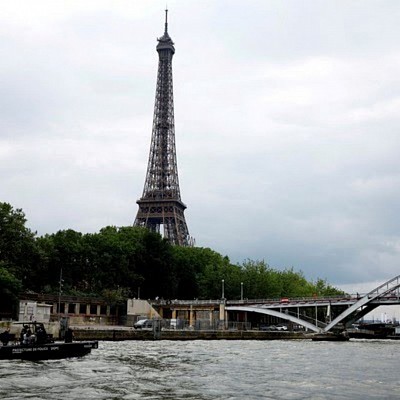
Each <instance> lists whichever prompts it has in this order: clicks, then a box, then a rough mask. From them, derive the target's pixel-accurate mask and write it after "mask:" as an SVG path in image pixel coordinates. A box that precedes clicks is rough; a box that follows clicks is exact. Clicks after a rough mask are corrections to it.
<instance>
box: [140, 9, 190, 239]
mask: <svg viewBox="0 0 400 400" xmlns="http://www.w3.org/2000/svg"><path fill="white" fill-rule="evenodd" d="M167 17H168V10H165V31H164V35H163V36H162V37H161V38H159V39H157V40H158V44H157V52H158V56H159V63H158V74H157V89H156V100H155V106H154V117H153V131H152V136H151V145H150V155H149V163H148V166H147V173H146V181H145V184H144V189H143V195H142V197H141V198H140V200H138V201H137V204H138V205H139V210H138V213H137V215H136V219H135V223H134V225H135V226H143V227H146V228H148V229H150V230H151V231H154V232H159V233H161V234H163V236H164V237H165V238H166V239H168V240H169V241H170V242H171V243H172V244H175V245H179V246H189V245H191V244H192V243H191V239H190V237H189V231H188V228H187V225H186V221H185V216H184V211H185V209H186V205H185V204H184V203H183V202H182V200H181V194H180V189H179V179H178V168H177V161H176V149H175V121H174V98H173V86H172V57H173V55H174V53H175V48H174V43H173V41H172V40H171V38H170V36H169V35H168V19H167Z"/></svg>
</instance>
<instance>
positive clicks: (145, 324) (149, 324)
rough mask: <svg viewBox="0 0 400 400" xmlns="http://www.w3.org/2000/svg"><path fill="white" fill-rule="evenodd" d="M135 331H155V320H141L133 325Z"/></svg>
mask: <svg viewBox="0 0 400 400" xmlns="http://www.w3.org/2000/svg"><path fill="white" fill-rule="evenodd" d="M133 327H134V328H135V329H146V330H150V329H153V320H151V319H140V320H139V321H137V322H135V323H134V324H133Z"/></svg>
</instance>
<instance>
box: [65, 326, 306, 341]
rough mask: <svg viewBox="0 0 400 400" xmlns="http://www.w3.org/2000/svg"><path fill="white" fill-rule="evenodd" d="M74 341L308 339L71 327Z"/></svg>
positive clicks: (227, 332)
mask: <svg viewBox="0 0 400 400" xmlns="http://www.w3.org/2000/svg"><path fill="white" fill-rule="evenodd" d="M71 328H72V330H73V334H74V340H112V341H121V340H180V341H183V340H285V339H286V340H288V339H290V340H293V339H309V338H311V336H310V334H309V333H305V332H288V331H274V332H268V331H239V330H235V331H234V330H225V331H224V330H220V331H191V330H161V331H160V332H154V331H153V330H136V329H133V328H128V327H115V326H107V327H80V326H73V327H71Z"/></svg>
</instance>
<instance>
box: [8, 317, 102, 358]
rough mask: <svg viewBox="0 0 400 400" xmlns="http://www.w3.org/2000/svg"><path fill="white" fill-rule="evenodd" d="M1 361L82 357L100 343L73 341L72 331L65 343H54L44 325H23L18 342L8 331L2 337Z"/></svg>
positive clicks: (34, 323) (35, 323)
mask: <svg viewBox="0 0 400 400" xmlns="http://www.w3.org/2000/svg"><path fill="white" fill-rule="evenodd" d="M0 339H1V342H2V344H3V345H2V346H0V360H50V359H53V360H54V359H62V358H69V357H82V356H85V355H87V354H89V353H90V352H91V351H92V349H97V348H98V341H82V342H73V341H72V331H71V330H68V334H66V335H65V340H64V341H59V342H57V341H54V339H53V337H52V335H48V334H47V333H46V330H45V329H44V325H43V324H42V323H37V322H32V323H23V329H22V330H21V335H20V338H19V340H18V341H16V340H15V336H14V335H11V334H10V333H9V330H6V331H5V332H3V333H2V334H1V335H0Z"/></svg>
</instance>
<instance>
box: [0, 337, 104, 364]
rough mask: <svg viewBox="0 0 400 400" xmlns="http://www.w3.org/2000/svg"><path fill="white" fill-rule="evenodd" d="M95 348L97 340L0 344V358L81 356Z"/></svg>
mask: <svg viewBox="0 0 400 400" xmlns="http://www.w3.org/2000/svg"><path fill="white" fill-rule="evenodd" d="M97 348H98V342H97V341H90V342H72V343H48V344H42V345H11V346H2V347H0V360H57V359H62V358H69V357H82V356H85V355H86V354H89V353H90V352H91V350H92V349H97Z"/></svg>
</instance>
